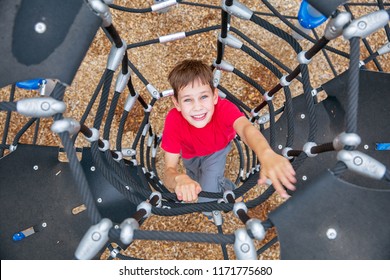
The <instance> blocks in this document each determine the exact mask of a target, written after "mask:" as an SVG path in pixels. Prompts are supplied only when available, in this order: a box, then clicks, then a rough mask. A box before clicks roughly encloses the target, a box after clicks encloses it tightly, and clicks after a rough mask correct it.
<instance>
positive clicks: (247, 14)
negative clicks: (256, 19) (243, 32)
mask: <svg viewBox="0 0 390 280" xmlns="http://www.w3.org/2000/svg"><path fill="white" fill-rule="evenodd" d="M222 2H223V3H222V5H221V8H222V10H224V11H225V12H227V13H229V14H231V15H233V16H236V17H238V18H240V19H245V20H250V19H251V18H252V15H253V12H252V11H251V10H250V9H249V8H248V7H246V6H245V5H243V4H241V3H239V2H238V1H234V0H233V5H231V6H227V5H226V1H222Z"/></svg>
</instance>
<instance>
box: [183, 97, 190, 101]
mask: <svg viewBox="0 0 390 280" xmlns="http://www.w3.org/2000/svg"><path fill="white" fill-rule="evenodd" d="M183 102H191V99H190V98H186V99H184V100H183Z"/></svg>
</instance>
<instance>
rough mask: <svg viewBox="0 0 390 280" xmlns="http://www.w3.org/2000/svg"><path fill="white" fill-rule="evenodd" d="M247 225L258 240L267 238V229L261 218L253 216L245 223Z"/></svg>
mask: <svg viewBox="0 0 390 280" xmlns="http://www.w3.org/2000/svg"><path fill="white" fill-rule="evenodd" d="M245 227H246V229H247V230H250V231H251V232H252V235H253V237H254V238H255V239H256V240H259V241H261V240H263V239H264V238H265V234H266V232H265V229H264V226H263V224H262V223H261V221H260V220H259V219H256V218H251V219H249V220H248V221H247V222H246V223H245Z"/></svg>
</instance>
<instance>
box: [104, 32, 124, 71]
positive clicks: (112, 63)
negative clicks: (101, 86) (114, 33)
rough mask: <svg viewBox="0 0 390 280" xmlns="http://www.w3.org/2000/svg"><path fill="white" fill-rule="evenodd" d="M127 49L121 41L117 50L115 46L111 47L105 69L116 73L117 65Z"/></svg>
mask: <svg viewBox="0 0 390 280" xmlns="http://www.w3.org/2000/svg"><path fill="white" fill-rule="evenodd" d="M126 49H127V44H126V42H125V41H124V40H123V39H122V47H120V48H117V47H116V46H115V45H113V46H112V47H111V50H110V54H109V55H108V60H107V69H108V70H111V71H116V69H118V67H119V65H120V64H121V62H122V59H123V56H124V55H125V52H126Z"/></svg>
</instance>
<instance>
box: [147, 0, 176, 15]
mask: <svg viewBox="0 0 390 280" xmlns="http://www.w3.org/2000/svg"><path fill="white" fill-rule="evenodd" d="M154 2H155V3H156V4H153V5H152V6H151V7H150V8H151V9H152V11H153V12H159V13H166V12H168V11H169V8H170V7H172V6H174V5H176V4H177V1H176V0H154Z"/></svg>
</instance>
